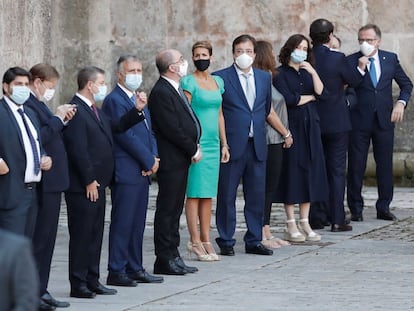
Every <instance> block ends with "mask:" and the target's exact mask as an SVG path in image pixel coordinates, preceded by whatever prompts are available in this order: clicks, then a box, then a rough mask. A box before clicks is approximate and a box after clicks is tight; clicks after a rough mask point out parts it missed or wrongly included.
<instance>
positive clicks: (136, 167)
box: [102, 85, 158, 184]
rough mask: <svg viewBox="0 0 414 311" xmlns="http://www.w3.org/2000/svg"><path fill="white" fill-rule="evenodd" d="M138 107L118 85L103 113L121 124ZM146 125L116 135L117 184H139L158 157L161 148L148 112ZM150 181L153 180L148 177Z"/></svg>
mask: <svg viewBox="0 0 414 311" xmlns="http://www.w3.org/2000/svg"><path fill="white" fill-rule="evenodd" d="M133 107H134V104H133V103H132V101H131V99H130V98H128V95H127V94H126V93H125V92H124V91H123V90H122V89H121V88H120V87H119V86H118V85H117V86H116V87H115V88H114V89H113V91H112V92H111V93H110V94H108V96H106V98H105V100H104V102H103V106H102V110H103V111H104V112H105V114H106V115H107V116H109V117H110V118H111V119H112V120H115V121H116V120H119V119H120V118H121V117H122V116H123V115H124V114H125V113H126V112H127V111H129V110H130V109H131V108H133ZM144 114H145V119H146V120H145V122H140V123H138V124H136V125H134V126H133V127H131V128H130V129H129V130H127V131H126V132H124V133H119V134H115V135H114V148H113V150H114V156H115V182H116V183H126V184H137V183H138V182H139V179H140V178H142V175H141V171H143V170H144V171H148V170H150V169H151V168H152V166H153V165H154V156H158V150H157V144H156V142H155V137H154V134H153V132H152V130H151V118H150V114H149V111H148V109H147V107H145V108H144ZM147 178H148V181H150V177H149V176H148V177H147Z"/></svg>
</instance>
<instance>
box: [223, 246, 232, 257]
mask: <svg viewBox="0 0 414 311" xmlns="http://www.w3.org/2000/svg"><path fill="white" fill-rule="evenodd" d="M220 255H223V256H234V255H235V254H234V248H233V247H232V246H223V247H220Z"/></svg>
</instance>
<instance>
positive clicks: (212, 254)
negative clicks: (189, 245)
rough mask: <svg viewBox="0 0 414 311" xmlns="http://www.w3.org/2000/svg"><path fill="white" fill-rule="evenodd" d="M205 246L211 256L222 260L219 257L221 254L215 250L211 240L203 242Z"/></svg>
mask: <svg viewBox="0 0 414 311" xmlns="http://www.w3.org/2000/svg"><path fill="white" fill-rule="evenodd" d="M201 243H202V244H203V246H204V249H205V250H206V252H207V254H209V255H210V257H211V258H212V259H213V260H215V261H219V260H221V258H220V257H219V255H217V254H216V251H215V250H214V247H213V245H212V244H211V242H201Z"/></svg>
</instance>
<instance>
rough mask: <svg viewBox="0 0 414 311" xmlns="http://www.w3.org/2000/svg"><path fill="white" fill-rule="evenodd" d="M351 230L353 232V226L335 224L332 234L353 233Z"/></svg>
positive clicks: (332, 227)
mask: <svg viewBox="0 0 414 311" xmlns="http://www.w3.org/2000/svg"><path fill="white" fill-rule="evenodd" d="M351 230H352V226H350V225H347V224H342V225H338V224H333V225H332V226H331V231H332V232H343V231H351Z"/></svg>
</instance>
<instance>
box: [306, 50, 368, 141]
mask: <svg viewBox="0 0 414 311" xmlns="http://www.w3.org/2000/svg"><path fill="white" fill-rule="evenodd" d="M313 54H314V56H315V61H316V65H315V69H316V71H317V72H318V75H319V77H320V78H321V80H322V82H323V85H324V91H325V96H322V97H320V98H319V101H318V104H317V106H316V107H317V110H318V113H319V118H320V128H321V132H322V134H324V133H340V132H347V131H350V130H351V118H350V112H349V106H348V102H347V100H346V97H345V91H344V86H345V85H346V84H351V83H353V84H355V83H357V82H359V81H361V79H362V77H361V75H360V74H359V73H358V72H355V70H352V68H351V66H350V65H349V63H348V62H347V60H346V58H345V55H344V54H343V53H341V52H336V51H332V50H330V49H329V48H328V47H326V46H324V45H315V46H314V47H313Z"/></svg>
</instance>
